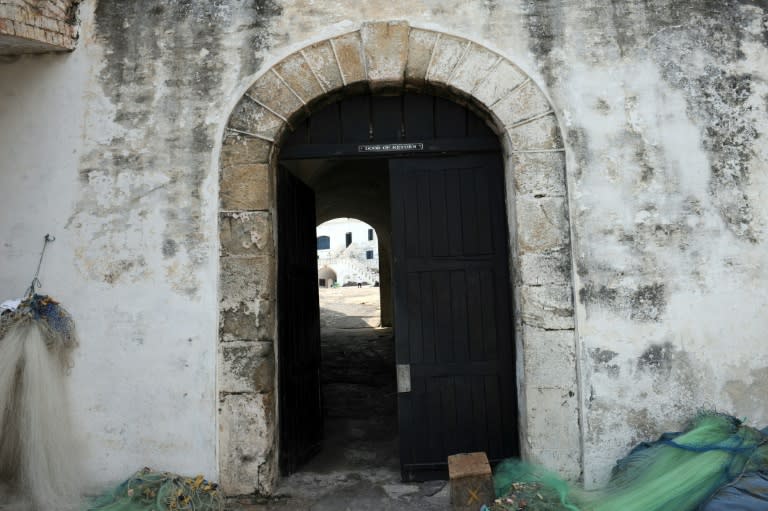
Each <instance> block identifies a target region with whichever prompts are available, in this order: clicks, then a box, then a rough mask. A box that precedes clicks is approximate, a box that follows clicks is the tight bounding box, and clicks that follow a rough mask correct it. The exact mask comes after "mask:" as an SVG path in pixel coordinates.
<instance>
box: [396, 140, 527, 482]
mask: <svg viewBox="0 0 768 511" xmlns="http://www.w3.org/2000/svg"><path fill="white" fill-rule="evenodd" d="M390 183H391V204H392V245H393V255H394V273H393V275H394V278H393V280H394V301H395V323H396V325H397V326H396V332H395V338H396V350H397V364H398V373H399V378H398V380H399V381H398V383H399V385H398V386H399V387H400V388H399V392H400V394H399V396H398V413H399V424H400V463H401V469H402V475H403V480H406V481H414V480H428V479H436V478H446V477H447V462H446V458H447V457H448V456H449V455H451V454H456V453H460V452H473V451H485V452H486V453H487V455H488V458H489V459H490V460H491V461H492V462H493V461H498V460H501V459H503V458H506V457H509V456H515V455H517V454H518V451H519V444H518V434H517V403H516V390H515V363H514V339H513V328H512V317H511V316H512V307H511V300H510V289H509V288H510V279H509V268H508V264H509V259H508V238H507V222H506V209H505V204H504V179H503V173H502V165H501V161H500V155H499V154H490V155H489V154H476V155H469V156H462V157H445V158H425V159H393V160H390ZM408 372H410V389H408V388H407V387H408V382H407V381H402V380H403V378H402V377H403V375H407V373H408Z"/></svg>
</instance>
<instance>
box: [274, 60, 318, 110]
mask: <svg viewBox="0 0 768 511" xmlns="http://www.w3.org/2000/svg"><path fill="white" fill-rule="evenodd" d="M275 70H276V71H277V73H278V74H279V75H280V76H281V77H282V79H283V80H285V83H287V84H288V86H289V87H290V88H291V89H293V91H294V92H295V93H296V94H298V95H299V97H301V99H302V100H303V101H304V103H308V102H310V101H311V100H312V99H314V98H317V97H320V96H322V95H323V94H324V93H325V90H324V89H323V85H321V83H320V78H319V77H318V76H317V75H316V74H315V73H314V72H313V71H312V69H311V68H310V67H309V64H308V62H307V60H306V59H305V58H304V56H303V55H302V54H301V53H294V54H292V55H289V56H288V57H287V58H285V59H283V60H282V61H281V62H279V63H278V64H277V65H276V66H275ZM286 117H288V116H286Z"/></svg>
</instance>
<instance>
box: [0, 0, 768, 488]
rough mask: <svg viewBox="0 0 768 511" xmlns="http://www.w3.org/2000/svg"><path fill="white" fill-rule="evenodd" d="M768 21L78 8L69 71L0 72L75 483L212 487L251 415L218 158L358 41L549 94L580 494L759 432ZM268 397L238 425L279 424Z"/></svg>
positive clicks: (284, 4) (304, 5)
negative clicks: (46, 247) (676, 434)
mask: <svg viewBox="0 0 768 511" xmlns="http://www.w3.org/2000/svg"><path fill="white" fill-rule="evenodd" d="M767 14H768V7H767V6H766V5H765V2H750V1H738V2H737V1H705V0H695V1H689V2H675V1H673V0H668V1H667V0H663V1H655V2H641V1H626V2H611V1H609V0H588V1H579V2H562V1H558V0H550V1H537V2H529V1H527V0H515V1H508V2H499V1H490V0H470V1H459V0H455V1H454V0H450V1H440V2H437V1H432V0H421V1H412V0H411V1H407V2H406V1H404V0H389V1H387V2H359V1H353V0H337V1H333V2H331V1H320V0H303V1H298V0H297V1H288V0H282V1H280V0H274V1H272V0H256V1H246V0H217V1H215V2H210V1H208V0H198V1H192V0H184V1H182V0H177V1H163V2H161V1H149V0H142V1H135V2H119V1H105V0H102V1H100V2H98V3H97V2H95V0H89V1H86V2H83V4H82V6H81V12H80V16H81V19H82V27H81V38H80V41H79V42H78V49H77V50H76V51H75V52H74V53H72V54H70V55H59V56H39V57H38V56H27V57H22V58H18V59H13V60H8V61H2V62H0V94H1V95H2V96H0V97H2V101H0V133H1V134H2V136H0V154H2V160H1V163H0V204H2V216H0V240H1V241H2V243H1V245H0V260H2V266H1V269H0V289H2V290H4V292H5V293H6V294H8V295H9V297H10V296H12V295H17V294H19V293H20V292H21V291H22V290H23V289H24V288H25V286H26V285H27V280H28V278H29V275H31V272H32V271H33V270H34V268H33V266H34V264H35V262H36V261H35V259H36V257H37V254H38V251H39V248H40V244H41V241H42V236H43V234H45V233H46V232H52V233H54V234H56V235H57V237H58V241H56V242H55V244H54V245H53V246H52V247H51V249H50V252H49V256H48V260H47V261H46V264H45V269H44V273H43V275H42V280H43V282H44V284H45V290H46V291H47V292H50V293H51V294H53V295H54V296H57V297H59V298H61V299H62V301H63V302H64V303H65V305H66V306H67V307H68V308H69V309H70V310H71V311H72V313H73V314H74V316H75V318H76V320H77V322H78V326H79V328H80V332H81V336H82V338H83V342H82V344H81V347H80V348H79V350H78V352H77V360H76V364H77V365H76V367H75V369H74V371H73V374H72V378H71V380H70V384H71V390H72V393H73V394H74V395H75V396H77V401H76V403H75V405H74V406H75V411H76V414H77V420H78V424H79V425H80V429H81V431H82V432H83V437H84V443H85V445H86V451H85V452H86V453H87V454H86V456H87V459H86V461H87V463H86V475H87V477H88V478H89V479H90V480H91V482H93V483H99V482H104V481H114V480H117V479H121V478H122V477H124V476H125V475H126V474H128V473H129V472H130V471H132V470H134V469H136V468H138V467H140V466H142V465H145V464H149V465H154V466H156V467H158V468H163V469H171V470H178V471H183V472H198V471H202V472H205V473H206V474H208V475H211V476H212V477H216V476H217V475H218V464H217V459H216V455H217V454H216V445H217V430H216V416H217V414H216V408H217V404H219V405H221V406H229V407H233V408H237V406H239V405H238V403H239V401H238V400H237V396H236V393H233V394H232V397H230V398H228V399H227V400H225V401H224V402H222V403H219V402H217V396H216V389H215V386H214V384H215V367H216V353H217V338H218V335H217V325H218V318H217V309H218V307H217V305H216V301H217V289H218V288H217V272H218V261H217V251H218V241H217V239H218V230H217V207H218V198H217V197H218V189H217V183H218V175H217V174H218V150H219V149H218V147H219V146H218V144H219V143H220V142H219V141H220V139H221V134H222V133H223V128H224V125H225V123H226V121H227V118H228V116H229V113H230V111H231V109H232V107H233V106H234V104H235V102H236V101H237V100H238V99H239V98H240V96H241V95H242V92H243V91H244V90H245V89H246V88H247V87H248V86H249V85H250V84H251V83H252V82H253V80H254V79H255V77H256V76H258V74H259V73H260V71H261V70H262V69H265V68H266V67H267V66H269V65H271V64H273V63H275V62H277V61H278V60H279V59H280V58H282V57H284V56H285V55H288V54H290V53H291V52H292V51H294V50H296V49H298V48H301V47H303V46H305V45H306V44H307V43H309V42H311V41H314V40H320V39H323V38H326V37H329V36H331V35H337V34H341V33H344V32H347V31H349V30H353V29H356V28H358V27H359V25H360V23H361V22H363V21H368V20H381V19H406V20H407V21H408V22H409V23H410V24H411V26H420V27H425V28H435V29H438V30H440V31H444V32H448V33H455V34H458V35H461V36H462V37H465V38H468V39H472V40H475V41H477V42H478V43H480V44H483V45H485V46H488V47H490V48H493V49H496V50H498V51H500V52H501V53H502V54H503V55H505V56H506V57H507V58H509V59H510V60H511V61H512V62H515V63H516V64H517V65H519V66H520V67H521V68H522V69H524V70H525V71H527V72H528V73H529V74H531V76H533V78H534V80H535V81H536V82H537V83H538V84H539V85H540V86H541V87H542V88H543V89H544V90H545V91H546V92H547V93H548V94H549V95H550V98H551V100H552V104H553V105H554V107H555V108H556V110H557V114H558V116H559V118H560V122H561V126H562V127H563V129H564V133H565V135H566V139H565V143H566V149H567V158H568V197H569V204H570V213H571V220H572V226H571V228H572V236H573V238H572V240H573V253H574V265H573V266H574V272H573V278H574V280H575V283H576V291H575V294H576V301H575V310H576V317H577V330H578V333H579V349H580V351H579V369H580V382H581V388H580V389H574V390H575V391H579V392H580V394H579V395H580V398H581V402H582V412H581V420H582V422H583V427H584V435H583V438H582V442H583V447H584V474H583V475H584V478H585V479H586V481H587V482H589V483H594V482H596V481H600V480H601V479H603V478H604V477H605V475H606V474H607V472H608V470H609V469H610V465H611V464H612V463H613V461H614V460H615V458H616V457H617V456H619V455H621V454H622V453H623V452H624V451H625V449H626V448H627V447H628V446H629V445H631V443H633V442H635V441H637V440H640V439H643V438H648V437H649V436H654V435H656V434H657V433H658V432H659V431H661V430H666V429H673V428H677V427H679V426H680V425H681V420H683V419H684V418H685V417H688V416H690V414H691V413H693V412H694V411H695V410H696V409H698V408H701V407H710V406H714V407H717V408H718V409H720V410H723V411H728V412H731V413H734V414H736V415H739V416H746V417H748V418H749V419H750V421H754V422H755V423H756V424H761V425H765V424H766V423H768V403H766V402H765V400H763V399H760V398H759V397H758V396H759V395H761V393H764V392H765V390H766V388H768V374H766V371H765V367H766V366H768V354H767V353H766V351H765V350H764V349H763V336H764V332H765V331H766V330H768V328H766V327H768V314H766V311H768V297H767V296H766V295H767V294H768V292H766V291H765V290H766V289H768V274H767V269H766V262H767V261H766V255H765V254H766V253H768V251H767V250H766V249H767V248H768V247H766V239H765V238H766V231H765V225H766V220H768V218H767V216H768V212H767V211H766V208H767V207H768V206H766V204H768V202H767V201H766V200H765V198H766V194H768V182H766V170H768V145H767V143H766V137H768V115H766V113H768V112H766V110H768V85H767V82H768V76H767V74H768V71H766V70H768V19H767V18H766V15H767ZM542 185H543V186H546V183H542ZM256 192H259V191H258V190H257V191H256ZM258 220H259V221H263V222H269V221H270V219H269V217H268V213H267V214H265V215H261V216H259V218H258ZM223 221H231V220H230V219H224V220H223ZM262 241H263V240H262ZM269 243H270V241H269V240H267V244H269ZM235 248H237V247H235ZM261 249H265V250H269V247H266V248H264V247H261V246H260V247H259V250H261ZM563 270H565V271H567V270H568V269H567V268H566V269H563V268H559V269H558V270H557V271H563ZM233 275H235V276H237V273H236V272H235V273H233ZM241 276H242V275H241ZM247 277H248V278H251V277H253V278H258V275H256V276H254V275H251V274H248V275H247ZM260 298H263V297H260ZM534 298H535V299H536V300H539V301H540V302H541V303H542V305H543V306H544V307H545V308H549V310H553V311H555V312H557V311H558V310H559V308H560V307H562V303H563V300H562V298H561V297H556V296H553V297H548V296H543V297H541V296H539V297H534ZM268 299H269V297H266V298H265V300H268ZM233 342H234V344H233V345H232V346H231V348H232V350H234V351H232V350H230V352H229V353H230V355H232V357H234V358H232V357H230V360H232V361H233V363H235V365H238V364H239V365H241V362H242V360H240V359H237V353H236V348H237V347H238V346H237V345H236V344H237V341H233ZM259 343H260V344H259V346H260V349H261V351H260V352H259V353H257V354H256V355H258V357H257V359H259V360H261V359H263V358H264V357H265V356H271V353H272V349H273V348H272V346H271V343H270V342H268V341H265V342H262V341H259ZM265 354H266V355H265ZM259 357H261V358H259ZM246 359H247V357H246ZM557 362H558V361H552V363H553V365H556V364H557ZM267 374H270V373H269V372H267ZM226 376H227V375H220V378H219V382H221V381H222V380H223V379H224V378H225V377H226ZM262 397H263V399H262V400H261V401H260V402H262V407H261V408H259V409H258V410H250V411H248V412H249V413H250V412H253V413H254V414H255V415H259V414H262V415H263V414H266V413H270V412H269V407H270V406H271V403H274V401H273V396H271V395H264V396H262ZM528 399H529V400H531V399H533V396H529V397H528ZM533 422H534V423H535V417H534V418H533ZM242 427H243V428H248V427H249V424H243V425H242ZM540 427H541V428H548V427H553V425H551V424H541V425H540ZM271 434H272V433H268V434H265V435H263V436H262V437H261V440H260V441H262V442H263V443H264V445H261V446H258V448H255V449H254V450H255V451H256V452H260V453H264V452H266V451H268V450H269V449H270V448H271V447H270V446H271V439H272V436H270V435H271ZM251 447H252V446H248V448H249V449H250V448H251ZM243 455H244V456H249V454H248V453H247V452H245V453H243ZM232 461H233V462H236V461H237V460H232ZM257 486H258V482H257V481H255V482H254V487H257Z"/></svg>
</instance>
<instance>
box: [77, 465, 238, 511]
mask: <svg viewBox="0 0 768 511" xmlns="http://www.w3.org/2000/svg"><path fill="white" fill-rule="evenodd" d="M223 509H224V497H223V495H222V494H221V492H220V491H219V489H218V486H217V485H216V484H215V483H211V482H208V481H206V480H205V479H203V476H197V477H183V476H180V475H177V474H172V473H170V472H153V471H152V470H150V469H149V468H144V469H142V470H139V471H138V472H136V473H135V474H133V475H132V476H131V477H130V478H128V479H127V480H126V481H125V482H123V483H122V484H120V485H118V486H117V487H116V488H115V489H113V490H112V491H110V492H108V493H106V494H104V495H102V496H100V497H98V498H96V499H94V501H93V502H91V504H90V506H89V507H88V511H223Z"/></svg>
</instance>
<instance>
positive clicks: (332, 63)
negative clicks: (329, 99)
mask: <svg viewBox="0 0 768 511" xmlns="http://www.w3.org/2000/svg"><path fill="white" fill-rule="evenodd" d="M301 51H302V53H303V54H304V56H305V57H306V60H307V63H308V64H309V65H310V66H311V67H312V70H313V71H314V72H315V74H316V75H317V78H318V79H319V80H320V82H321V83H322V84H323V87H324V88H325V90H326V91H329V92H330V91H332V90H335V89H340V88H341V87H343V86H344V81H343V80H342V78H341V71H340V70H339V66H338V64H337V63H336V57H335V56H334V54H333V48H332V47H331V43H330V42H329V41H323V42H320V43H317V44H313V45H312V46H308V47H306V48H304V49H303V50H301Z"/></svg>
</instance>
